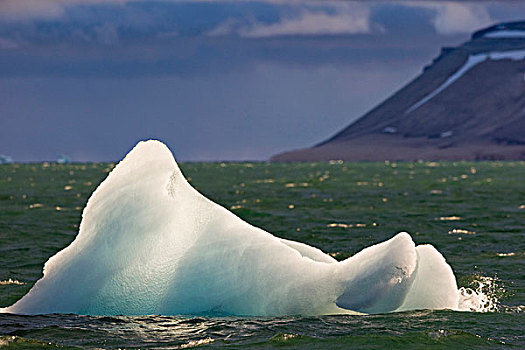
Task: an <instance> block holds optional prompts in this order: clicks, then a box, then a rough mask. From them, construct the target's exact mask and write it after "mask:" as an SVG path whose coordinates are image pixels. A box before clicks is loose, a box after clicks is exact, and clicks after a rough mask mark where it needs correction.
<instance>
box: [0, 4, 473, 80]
mask: <svg viewBox="0 0 525 350" xmlns="http://www.w3.org/2000/svg"><path fill="white" fill-rule="evenodd" d="M24 2H27V1H18V2H13V1H7V2H6V3H7V4H9V3H12V5H11V7H9V6H6V5H5V4H6V3H2V4H3V5H2V7H0V12H1V13H2V16H0V18H1V19H2V20H1V21H0V75H1V76H4V77H6V76H38V75H47V76H84V75H90V76H117V77H126V76H130V77H133V76H148V75H153V76H155V75H163V74H181V75H192V74H209V73H212V72H225V71H229V70H230V69H242V66H244V65H250V64H252V63H253V62H256V61H260V60H268V61H271V62H282V63H291V64H299V65H308V64H313V65H319V64H345V63H347V64H354V63H359V62H361V61H363V60H366V61H370V60H372V61H374V60H375V61H382V62H384V61H390V60H397V59H407V58H410V57H415V58H417V57H422V56H428V54H429V50H434V51H435V46H436V43H439V42H441V41H443V38H439V37H440V35H439V34H440V33H438V32H437V31H436V29H435V27H436V26H435V24H433V23H432V21H434V20H435V18H439V16H441V17H443V16H445V17H446V16H447V13H448V12H450V11H452V10H451V9H448V10H447V8H449V7H450V6H451V5H450V4H449V5H447V6H445V7H443V6H441V5H435V4H427V5H425V6H423V5H418V6H414V5H412V4H408V5H407V4H405V3H400V4H390V3H375V2H374V3H367V2H305V3H295V2H294V3H281V2H173V1H154V2H144V1H129V2H126V1H111V0H107V1H99V2H95V3H90V4H88V3H86V2H83V1H78V2H62V1H50V0H48V1H45V0H44V1H42V3H41V4H40V7H38V6H37V7H36V8H32V10H31V11H28V10H27V11H25V12H24V11H23V10H24V7H22V6H21V5H20V4H22V3H24ZM29 3H33V2H29ZM16 4H18V5H16ZM46 4H47V5H46ZM431 5H432V6H431ZM476 6H477V5H476ZM470 7H472V6H470ZM470 7H468V6H467V7H465V6H463V5H461V4H459V5H456V7H454V9H457V8H460V9H463V13H466V15H464V17H467V19H468V18H471V17H472V16H470V15H469V13H470V12H469V11H470ZM447 11H448V12H447ZM478 12H479V11H478ZM445 22H446V21H445ZM449 22H450V21H449ZM408 31H412V37H411V40H410V43H408V42H407V40H406V38H405V35H406V34H407V33H408ZM413 33H418V34H417V35H413ZM459 35H462V36H463V37H464V36H465V35H464V33H459ZM447 36H448V37H447V38H446V40H450V37H454V36H458V32H454V31H451V32H449V33H447Z"/></svg>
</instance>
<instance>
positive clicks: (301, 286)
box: [0, 141, 463, 316]
mask: <svg viewBox="0 0 525 350" xmlns="http://www.w3.org/2000/svg"><path fill="white" fill-rule="evenodd" d="M460 304H461V293H460V291H459V290H458V288H457V286H456V279H455V276H454V274H453V272H452V269H451V268H450V266H449V265H448V264H447V263H446V261H445V259H444V258H443V256H442V255H441V254H440V253H439V252H438V251H437V250H436V249H435V248H434V247H432V246H431V245H421V246H417V247H416V246H415V244H414V242H413V241H412V239H411V237H410V236H409V235H408V234H407V233H399V234H397V235H396V236H394V237H393V238H391V239H390V240H388V241H385V242H382V243H379V244H377V245H374V246H372V247H369V248H366V249H364V250H362V251H361V252H359V253H357V254H356V255H354V256H352V257H350V258H348V259H346V260H344V261H341V262H337V261H336V260H334V259H333V258H332V257H330V256H329V255H327V254H325V253H323V252H322V251H320V250H319V249H316V248H313V247H310V246H308V245H306V244H302V243H299V242H293V241H288V240H285V239H280V238H278V237H275V236H273V235H271V234H270V233H268V232H265V231H263V230H262V229H260V228H257V227H254V226H252V225H250V224H248V223H246V222H244V221H243V220H241V219H240V218H238V217H237V216H235V215H234V214H233V213H231V212H230V211H228V210H226V209H225V208H223V207H221V206H220V205H218V204H216V203H214V202H212V201H210V200H209V199H207V198H205V197H204V196H202V195H201V194H200V193H198V192H197V191H196V190H195V189H194V188H192V187H191V186H190V185H189V183H188V182H187V181H186V179H185V178H184V176H183V175H182V173H181V171H180V170H179V168H178V166H177V164H176V162H175V160H174V158H173V156H172V154H171V152H170V151H169V149H168V148H167V147H166V146H165V145H164V144H162V143H161V142H159V141H146V142H139V143H138V144H137V146H136V147H135V148H134V149H133V150H132V151H131V152H130V153H129V154H128V155H127V156H126V157H125V158H124V160H122V161H121V162H120V163H119V164H118V165H117V166H116V167H115V169H114V170H113V171H112V172H111V173H110V174H109V176H108V177H107V178H106V180H104V181H103V182H102V183H101V184H100V186H99V187H98V188H97V189H96V190H95V192H94V193H93V195H92V196H91V198H90V199H89V201H88V203H87V206H86V208H85V209H84V212H83V217H82V222H81V225H80V230H79V233H78V236H77V237H76V239H75V240H74V241H73V242H72V243H71V244H70V245H69V246H68V247H66V248H65V249H63V250H62V251H60V252H59V253H57V254H56V255H55V256H53V257H51V258H50V259H49V260H48V261H47V262H46V264H45V266H44V276H43V277H42V278H41V279H40V280H39V281H37V282H36V284H35V285H34V286H33V288H32V289H31V290H30V291H29V292H28V293H27V294H26V295H25V296H24V297H23V298H21V299H20V300H19V301H18V302H16V303H15V304H14V305H12V306H10V307H8V308H5V309H3V310H1V309H0V311H3V312H11V313H20V314H40V313H75V314H90V315H149V314H161V315H180V314H185V315H190V314H191V315H210V316H214V315H258V316H275V315H322V314H340V313H357V312H358V313H383V312H392V311H401V310H411V309H443V308H448V309H462V308H463V306H461V305H460Z"/></svg>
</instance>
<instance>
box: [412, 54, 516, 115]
mask: <svg viewBox="0 0 525 350" xmlns="http://www.w3.org/2000/svg"><path fill="white" fill-rule="evenodd" d="M487 59H490V60H493V61H496V60H503V59H510V60H514V61H520V60H523V59H525V50H512V51H501V52H497V51H495V52H487V53H480V54H476V55H470V56H469V57H468V59H467V61H466V62H465V63H464V64H463V66H461V68H459V69H458V70H457V71H456V72H455V73H454V74H452V75H451V76H450V77H449V78H448V79H447V80H446V81H445V82H444V83H443V84H441V85H440V86H439V87H438V88H437V89H435V90H434V91H432V92H431V93H430V94H428V95H426V96H425V97H423V98H422V99H421V100H419V101H418V102H416V103H414V104H413V105H412V106H411V107H410V108H408V109H407V110H406V112H405V113H406V114H408V113H410V112H412V111H415V110H416V109H418V108H419V107H421V106H422V105H424V104H425V103H427V102H428V101H430V100H431V99H433V98H434V97H436V96H437V95H438V94H440V93H441V92H442V91H443V90H445V89H446V88H447V87H449V86H450V85H452V84H453V83H455V82H456V81H457V80H458V79H459V78H461V77H462V76H463V75H464V74H465V73H466V72H468V71H469V70H471V69H472V68H473V67H474V66H476V65H478V64H480V63H481V62H484V61H486V60H487Z"/></svg>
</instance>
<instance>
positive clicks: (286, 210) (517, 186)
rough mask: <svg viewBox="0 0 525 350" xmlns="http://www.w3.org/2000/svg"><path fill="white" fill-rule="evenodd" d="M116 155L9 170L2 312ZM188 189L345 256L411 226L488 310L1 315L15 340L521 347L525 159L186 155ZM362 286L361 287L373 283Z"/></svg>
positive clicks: (1, 224)
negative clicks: (274, 159) (216, 158)
mask: <svg viewBox="0 0 525 350" xmlns="http://www.w3.org/2000/svg"><path fill="white" fill-rule="evenodd" d="M112 167H113V164H107V163H104V164H101V163H98V164H97V163H93V164H71V165H59V164H53V163H51V164H47V163H38V164H10V165H0V307H3V306H8V305H10V304H12V303H13V302H15V301H16V300H18V299H19V298H20V297H21V296H23V295H24V294H25V293H26V292H27V291H28V290H29V289H30V288H31V286H32V285H33V284H34V282H35V281H36V280H37V279H38V278H40V277H41V276H42V267H43V264H44V263H45V262H46V260H47V259H48V258H49V257H50V256H52V255H53V254H55V253H56V252H58V251H59V250H60V249H62V248H64V247H65V246H67V245H68V244H69V243H70V242H71V241H72V240H73V239H74V238H75V236H76V233H77V231H78V225H79V223H80V220H81V215H82V209H83V207H84V206H85V203H86V201H87V199H88V198H89V196H90V194H91V193H92V192H93V190H94V189H95V188H96V187H97V185H98V184H99V183H100V182H101V181H102V180H103V179H104V178H105V177H106V176H107V173H108V172H109V171H110V170H111V169H112ZM181 169H182V170H183V173H184V174H185V175H186V176H187V177H188V178H189V180H190V182H191V183H192V185H193V186H195V187H196V188H197V189H198V190H199V191H200V192H202V193H203V194H204V195H206V196H207V197H208V198H211V199H212V200H214V201H215V202H217V203H219V204H221V205H223V206H225V207H226V208H229V209H230V210H232V211H233V212H234V213H236V214H237V215H238V216H240V217H241V218H243V219H245V220H246V221H248V222H250V223H251V224H253V225H255V226H259V227H261V228H263V229H264V230H266V231H269V232H271V233H273V234H274V235H277V236H279V237H283V238H287V239H292V240H297V241H300V242H304V243H307V244H309V245H313V246H316V247H319V248H320V249H322V250H323V251H325V252H327V253H329V254H331V255H332V256H334V257H335V258H336V259H338V260H341V259H345V258H347V257H349V256H351V255H353V254H355V253H356V252H358V251H359V250H361V249H363V248H364V247H367V246H370V245H372V244H375V243H377V242H380V241H383V240H386V239H388V238H390V237H392V236H393V235H394V234H396V233H397V232H400V231H407V232H409V233H410V234H411V235H412V237H413V239H414V241H415V242H416V243H417V244H422V243H431V244H433V245H434V246H435V247H436V248H437V249H438V250H439V251H440V252H441V253H442V254H443V255H444V256H445V258H446V259H447V261H448V262H449V264H450V265H451V266H452V268H453V270H454V272H455V274H456V277H457V279H458V284H459V286H465V287H471V288H474V289H476V288H481V289H482V292H484V293H486V294H488V295H489V296H490V298H491V301H492V304H490V305H487V309H488V310H487V311H489V312H483V313H482V312H454V311H448V310H442V311H430V310H421V311H413V312H404V313H393V314H385V315H362V316H348V315H345V316H320V317H300V316H289V317H277V318H258V317H244V318H242V317H220V318H214V317H188V316H179V317H174V316H143V317H129V316H119V317H100V316H98V317H92V316H78V315H61V314H53V315H38V316H20V315H10V314H0V347H7V348H35V349H40V348H56V347H66V348H70V347H72V348H77V347H78V348H88V349H91V348H157V349H173V348H188V347H199V346H201V347H225V348H250V347H251V348H273V347H280V348H330V349H332V348H336V349H337V348H349V347H358V348H366V349H375V348H386V347H389V348H416V349H417V348H449V347H458V348H491V349H492V348H495V347H503V348H506V347H509V348H523V347H525V317H524V313H525V306H524V305H525V273H524V272H525V269H524V267H525V186H524V183H525V162H475V163H474V162H454V163H453V162H438V163H434V162H418V163H408V162H401V163H393V162H391V163H390V162H387V163H347V162H345V163H342V162H332V163H295V164H274V163H186V164H181ZM364 292H366V291H364Z"/></svg>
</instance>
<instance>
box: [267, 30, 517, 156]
mask: <svg viewBox="0 0 525 350" xmlns="http://www.w3.org/2000/svg"><path fill="white" fill-rule="evenodd" d="M332 159H342V160H372V161H382V160H419V159H421V160H511V159H512V160H518V159H521V160H525V21H524V22H512V23H502V24H498V25H495V26H492V27H489V28H486V29H483V30H480V31H477V32H475V33H474V34H473V35H472V38H471V40H470V41H468V42H466V43H464V44H462V45H461V46H459V47H454V48H450V47H445V48H443V49H442V50H441V53H440V55H439V56H438V57H437V58H435V59H434V60H433V62H432V63H431V64H430V65H429V66H427V67H425V68H424V69H423V72H422V73H421V75H419V76H418V77H417V78H416V79H414V80H413V81H411V82H410V83H408V84H407V85H405V86H404V87H403V88H401V89H400V90H399V91H397V92H396V93H394V94H393V95H392V96H391V97H389V98H388V99H387V100H385V101H384V102H382V103H381V104H379V105H378V106H377V107H375V108H374V109H372V110H371V111H370V112H368V113H367V114H365V115H364V116H363V117H361V118H360V119H358V120H357V121H355V122H354V123H352V124H350V125H349V126H347V127H346V128H344V129H343V130H341V131H340V132H338V133H337V134H335V135H334V136H333V137H331V138H330V139H328V140H325V141H323V142H321V143H319V144H317V145H315V146H314V147H312V148H306V149H299V150H294V151H289V152H285V153H281V154H278V155H275V156H273V157H272V158H271V160H273V161H324V160H332Z"/></svg>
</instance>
